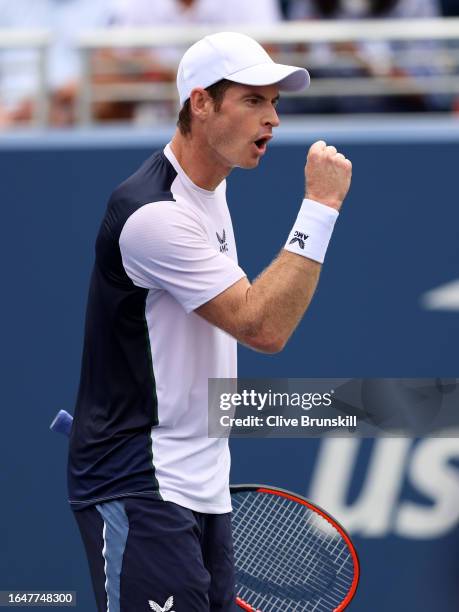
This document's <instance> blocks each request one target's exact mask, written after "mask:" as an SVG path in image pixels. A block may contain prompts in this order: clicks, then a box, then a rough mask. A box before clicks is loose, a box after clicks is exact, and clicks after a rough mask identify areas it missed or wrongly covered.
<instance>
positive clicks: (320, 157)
mask: <svg viewBox="0 0 459 612" xmlns="http://www.w3.org/2000/svg"><path fill="white" fill-rule="evenodd" d="M304 173H305V177H306V195H305V197H306V198H309V199H310V200H315V201H316V202H320V203H321V204H326V205H327V206H331V208H335V209H336V210H339V209H340V208H341V204H342V203H343V200H344V198H345V197H346V194H347V192H348V191H349V187H350V184H351V176H352V164H351V162H350V161H349V160H348V159H346V158H345V157H344V155H343V154H342V153H338V151H337V150H336V148H335V147H327V144H326V143H325V142H324V141H323V140H318V141H317V142H315V143H314V144H313V145H312V146H311V148H310V149H309V153H308V158H307V161H306V166H305V168H304Z"/></svg>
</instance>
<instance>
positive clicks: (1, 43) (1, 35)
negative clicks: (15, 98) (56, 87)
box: [0, 28, 52, 127]
mask: <svg viewBox="0 0 459 612" xmlns="http://www.w3.org/2000/svg"><path fill="white" fill-rule="evenodd" d="M51 41H52V35H51V33H50V32H48V31H47V30H43V29H24V30H22V29H21V30H8V29H5V28H0V52H2V51H5V50H10V49H33V50H35V51H36V52H37V64H36V70H37V72H36V74H37V90H36V97H35V100H36V104H35V105H34V111H33V113H34V116H33V123H34V124H35V125H36V126H39V127H44V126H46V125H47V123H48V112H49V98H48V88H47V65H46V52H47V49H48V47H49V45H50V44H51ZM29 69H30V68H29Z"/></svg>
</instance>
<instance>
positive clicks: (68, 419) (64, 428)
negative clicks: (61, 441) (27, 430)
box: [49, 410, 73, 436]
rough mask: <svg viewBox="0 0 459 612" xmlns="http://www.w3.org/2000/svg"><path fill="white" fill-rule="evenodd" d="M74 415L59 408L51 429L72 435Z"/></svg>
mask: <svg viewBox="0 0 459 612" xmlns="http://www.w3.org/2000/svg"><path fill="white" fill-rule="evenodd" d="M72 423H73V417H72V415H71V414H69V413H68V412H67V411H66V410H59V412H58V413H57V414H56V416H55V417H54V421H53V422H52V423H51V425H50V426H49V428H50V429H51V431H56V432H57V433H61V434H64V435H66V436H70V432H71V430H72Z"/></svg>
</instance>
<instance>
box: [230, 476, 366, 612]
mask: <svg viewBox="0 0 459 612" xmlns="http://www.w3.org/2000/svg"><path fill="white" fill-rule="evenodd" d="M231 498H232V505H233V514H232V528H233V542H234V556H235V567H236V593H237V600H236V601H237V604H238V605H239V607H240V608H242V609H243V610H246V611H247V612H281V611H282V612H286V611H289V612H290V611H291V612H333V611H334V612H341V610H344V609H345V608H346V607H347V606H348V604H349V602H350V601H351V600H352V598H353V597H354V595H355V592H356V589H357V584H358V581H359V561H358V557H357V553H356V551H355V548H354V546H353V544H352V542H351V540H350V538H349V536H348V535H347V533H346V532H345V531H344V529H343V528H342V527H341V525H339V523H337V521H335V519H333V518H332V517H331V516H330V515H329V514H327V513H326V512H325V511H324V510H322V509H321V508H319V507H318V506H316V505H314V504H312V503H311V502H310V501H308V500H307V499H305V498H304V497H300V496H299V495H296V494H295V493H291V492H290V491H284V490H283V489H277V488H274V487H269V486H264V485H238V486H232V487H231Z"/></svg>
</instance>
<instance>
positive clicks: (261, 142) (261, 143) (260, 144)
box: [255, 136, 270, 153]
mask: <svg viewBox="0 0 459 612" xmlns="http://www.w3.org/2000/svg"><path fill="white" fill-rule="evenodd" d="M269 140H270V136H263V137H262V138H259V139H258V140H255V146H256V147H257V149H258V151H259V152H260V153H264V152H265V151H266V145H267V144H268V141H269Z"/></svg>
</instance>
